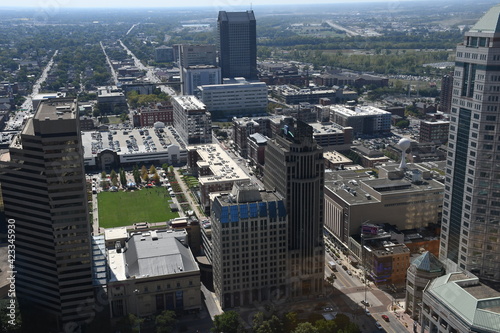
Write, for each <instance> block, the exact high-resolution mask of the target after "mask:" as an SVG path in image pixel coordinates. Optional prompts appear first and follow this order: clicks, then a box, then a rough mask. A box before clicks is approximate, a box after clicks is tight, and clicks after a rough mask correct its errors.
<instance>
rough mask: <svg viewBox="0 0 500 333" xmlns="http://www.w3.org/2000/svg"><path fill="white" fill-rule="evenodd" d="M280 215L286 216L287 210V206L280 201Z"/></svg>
mask: <svg viewBox="0 0 500 333" xmlns="http://www.w3.org/2000/svg"><path fill="white" fill-rule="evenodd" d="M278 215H279V216H280V217H284V216H286V208H285V204H284V203H283V201H278Z"/></svg>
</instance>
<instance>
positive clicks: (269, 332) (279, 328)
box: [255, 315, 283, 333]
mask: <svg viewBox="0 0 500 333" xmlns="http://www.w3.org/2000/svg"><path fill="white" fill-rule="evenodd" d="M255 333H283V323H282V322H281V320H280V319H279V318H278V317H276V316H275V315H273V316H272V317H271V318H270V319H269V320H266V321H264V322H263V323H262V324H261V325H260V326H259V327H258V328H257V330H255Z"/></svg>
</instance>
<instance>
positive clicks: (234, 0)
mask: <svg viewBox="0 0 500 333" xmlns="http://www.w3.org/2000/svg"><path fill="white" fill-rule="evenodd" d="M423 1H429V0H313V1H312V3H304V0H270V1H268V0H247V1H244V0H210V1H205V0H185V1H180V2H173V1H165V0H148V1H145V2H137V1H130V0H108V1H102V0H48V1H42V0H18V1H16V2H15V4H14V3H13V4H12V5H10V4H7V5H0V8H13V9H15V8H23V9H29V8H32V9H40V8H47V9H50V8H51V9H57V8H59V9H61V8H169V7H175V8H183V7H228V8H230V7H248V8H250V7H251V6H271V5H308V6H310V5H327V4H337V3H338V4H341V3H343V4H347V3H392V4H396V3H398V2H423ZM449 1H458V0H449Z"/></svg>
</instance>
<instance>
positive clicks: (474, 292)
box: [420, 272, 500, 333]
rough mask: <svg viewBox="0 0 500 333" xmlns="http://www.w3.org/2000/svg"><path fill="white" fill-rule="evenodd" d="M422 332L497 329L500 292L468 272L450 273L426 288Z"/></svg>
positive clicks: (461, 332)
mask: <svg viewBox="0 0 500 333" xmlns="http://www.w3.org/2000/svg"><path fill="white" fill-rule="evenodd" d="M420 323H421V327H420V333H424V332H435V333H473V332H481V333H497V332H498V329H499V327H500V292H498V291H497V290H495V289H492V288H490V287H488V286H486V285H484V284H482V283H481V282H479V279H478V278H477V277H476V276H474V275H472V274H470V273H467V272H462V273H461V272H456V273H449V274H446V275H444V276H441V277H438V278H436V279H434V280H433V281H432V282H430V283H429V284H428V285H427V286H426V287H425V289H424V291H423V300H422V310H421V316H420Z"/></svg>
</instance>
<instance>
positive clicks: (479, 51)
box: [440, 5, 500, 282]
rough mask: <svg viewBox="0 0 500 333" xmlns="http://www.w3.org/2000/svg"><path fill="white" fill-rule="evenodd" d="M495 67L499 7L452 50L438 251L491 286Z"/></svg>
mask: <svg viewBox="0 0 500 333" xmlns="http://www.w3.org/2000/svg"><path fill="white" fill-rule="evenodd" d="M498 64H500V5H497V6H495V7H493V8H491V9H490V10H489V11H488V12H487V13H486V14H485V15H484V16H483V17H482V18H481V19H480V20H479V21H478V22H477V23H476V24H475V25H474V26H473V27H472V28H471V29H470V30H469V31H468V32H466V33H465V36H464V41H463V43H461V44H459V45H458V46H457V51H456V62H455V72H454V85H453V96H452V104H451V117H450V134H449V144H448V159H447V169H446V179H445V194H444V202H443V219H442V232H441V248H440V259H441V260H442V261H446V262H447V265H448V268H449V269H450V268H455V269H458V270H464V269H465V270H468V271H471V272H472V273H474V274H476V275H478V276H479V277H480V278H482V279H483V280H485V281H488V280H489V281H492V282H494V281H496V282H500V113H499V111H500V110H499V107H500V105H499V99H500V66H498ZM455 265H456V267H453V266H455Z"/></svg>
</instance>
